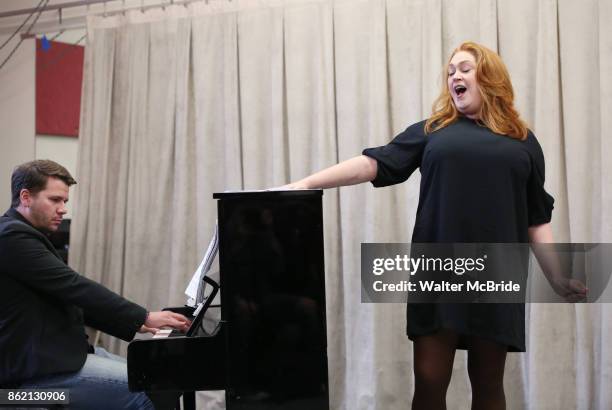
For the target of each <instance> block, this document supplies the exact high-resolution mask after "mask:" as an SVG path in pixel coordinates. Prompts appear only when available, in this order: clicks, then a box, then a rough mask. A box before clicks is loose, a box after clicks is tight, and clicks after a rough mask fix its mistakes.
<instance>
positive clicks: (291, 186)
mask: <svg viewBox="0 0 612 410" xmlns="http://www.w3.org/2000/svg"><path fill="white" fill-rule="evenodd" d="M274 189H275V190H276V189H278V190H282V189H285V190H289V189H309V188H308V186H307V185H306V184H305V183H304V182H302V181H297V182H292V183H290V184H287V185H283V186H280V187H278V188H274Z"/></svg>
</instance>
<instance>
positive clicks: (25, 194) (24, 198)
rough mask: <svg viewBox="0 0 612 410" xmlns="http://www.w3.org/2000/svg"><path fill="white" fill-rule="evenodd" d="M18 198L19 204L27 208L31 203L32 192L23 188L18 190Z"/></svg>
mask: <svg viewBox="0 0 612 410" xmlns="http://www.w3.org/2000/svg"><path fill="white" fill-rule="evenodd" d="M19 200H20V201H21V206H23V207H26V208H28V207H29V206H30V204H31V203H32V193H31V192H30V190H29V189H26V188H23V189H22V190H21V191H20V192H19Z"/></svg>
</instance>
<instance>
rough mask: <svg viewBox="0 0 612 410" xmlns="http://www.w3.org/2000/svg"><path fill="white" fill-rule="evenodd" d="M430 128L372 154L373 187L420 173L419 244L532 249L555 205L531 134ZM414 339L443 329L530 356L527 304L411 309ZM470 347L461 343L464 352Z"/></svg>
mask: <svg viewBox="0 0 612 410" xmlns="http://www.w3.org/2000/svg"><path fill="white" fill-rule="evenodd" d="M424 127H425V121H421V122H419V123H416V124H414V125H412V126H410V127H408V128H407V129H406V130H405V131H404V132H402V133H401V134H399V135H398V136H397V137H395V138H394V139H393V140H392V141H391V142H390V143H388V144H387V145H385V146H381V147H377V148H368V149H365V150H364V151H363V154H364V155H367V156H369V157H372V158H374V159H376V161H377V163H378V172H377V175H376V178H375V179H374V180H373V181H372V184H374V186H375V187H382V186H387V185H392V184H397V183H400V182H403V181H405V180H406V179H408V177H409V176H410V175H411V174H412V172H414V170H416V169H417V168H420V171H421V186H420V194H419V204H418V208H417V215H416V221H415V225H414V232H413V235H412V242H413V243H427V242H429V243H431V242H451V243H452V242H482V243H509V242H510V243H514V242H523V243H526V242H529V237H528V234H527V228H528V227H529V226H532V225H539V224H543V223H547V222H549V221H550V218H551V213H552V209H553V202H554V200H553V198H552V197H551V196H550V195H548V194H547V193H546V191H545V190H544V155H543V154H542V149H541V147H540V145H539V143H538V141H537V139H536V138H535V136H534V135H533V134H532V133H531V132H529V135H528V137H527V139H526V140H524V141H520V140H517V139H514V138H510V137H507V136H503V135H499V134H495V133H494V132H492V131H491V130H489V129H488V128H486V127H484V126H482V125H480V124H478V123H477V122H476V121H473V120H470V119H468V118H466V117H460V118H459V119H458V120H457V121H456V122H454V123H452V124H450V125H448V126H447V127H445V128H442V129H440V130H438V131H435V132H433V133H430V134H429V135H426V134H425V130H424ZM407 311H408V315H407V333H408V337H409V338H410V339H413V338H414V337H416V336H421V335H427V334H431V333H434V332H436V331H438V330H439V329H442V328H447V329H452V330H455V331H456V332H458V333H459V334H460V335H464V336H465V335H474V336H480V337H483V338H486V339H490V340H493V341H496V342H498V343H501V344H504V345H506V346H508V351H519V352H524V351H525V306H524V305H523V304H467V303H466V304H416V303H412V304H410V303H409V304H408V307H407ZM458 347H459V348H460V349H465V348H466V347H467V346H466V345H465V344H464V343H463V339H462V338H460V343H459V346H458Z"/></svg>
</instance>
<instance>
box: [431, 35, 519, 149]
mask: <svg viewBox="0 0 612 410" xmlns="http://www.w3.org/2000/svg"><path fill="white" fill-rule="evenodd" d="M459 51H467V52H469V53H471V54H472V55H473V56H474V59H476V81H477V82H478V86H479V87H478V89H479V92H480V96H481V98H482V106H481V107H480V113H479V116H478V121H479V122H480V123H481V124H482V125H484V126H486V127H487V128H489V129H490V130H491V131H493V132H495V133H497V134H502V135H507V136H509V137H512V138H516V139H520V140H524V139H525V138H527V124H525V122H524V121H523V120H522V119H521V118H520V116H519V113H518V112H517V111H516V109H515V108H514V90H513V89H512V83H511V82H510V75H509V74H508V70H507V69H506V66H505V64H504V62H503V61H502V60H501V58H500V57H499V55H497V53H495V52H494V51H492V50H490V49H488V48H487V47H484V46H482V45H480V44H476V43H473V42H471V41H468V42H465V43H463V44H461V45H460V46H459V47H457V48H456V49H455V51H453V53H452V54H451V56H450V58H449V60H448V63H447V64H446V67H445V70H444V78H446V75H447V70H448V65H449V64H450V60H451V59H452V58H453V56H454V55H455V53H457V52H459ZM432 111H433V113H432V115H431V117H430V118H429V119H428V120H427V122H426V123H425V132H426V133H427V134H429V133H432V132H434V131H437V130H439V129H441V128H444V127H446V126H447V125H449V124H451V123H453V122H455V121H456V120H457V118H458V117H459V115H460V113H459V112H458V111H457V108H456V107H455V104H454V103H453V98H452V97H451V94H450V92H449V90H448V85H447V83H446V81H444V82H443V85H442V92H441V93H440V95H439V96H438V98H437V99H436V101H435V102H434V104H433V107H432Z"/></svg>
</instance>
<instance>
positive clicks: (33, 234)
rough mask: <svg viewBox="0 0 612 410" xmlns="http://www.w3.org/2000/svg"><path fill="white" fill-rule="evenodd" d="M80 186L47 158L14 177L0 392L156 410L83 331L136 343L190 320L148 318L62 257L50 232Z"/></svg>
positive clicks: (1, 309)
mask: <svg viewBox="0 0 612 410" xmlns="http://www.w3.org/2000/svg"><path fill="white" fill-rule="evenodd" d="M75 183H76V181H75V180H74V179H73V178H72V176H71V175H70V173H69V172H68V171H67V170H66V169H65V168H64V167H63V166H61V165H59V164H57V163H55V162H53V161H48V160H36V161H31V162H28V163H25V164H22V165H20V166H18V167H17V168H16V169H15V170H14V172H13V175H12V177H11V191H12V202H11V208H10V209H9V210H8V211H7V212H6V213H5V214H4V215H3V216H2V217H0V387H2V388H7V387H10V388H35V389H36V388H48V389H69V392H70V396H69V397H70V398H69V400H70V408H85V409H96V408H101V409H102V408H103V409H149V408H150V409H152V408H154V407H153V404H152V402H151V400H150V399H149V397H148V396H147V395H145V394H143V393H131V392H129V391H128V385H127V367H126V364H125V361H124V360H123V359H122V358H120V357H119V356H115V355H112V354H110V353H108V352H107V351H106V350H104V349H102V348H99V347H96V348H94V347H92V346H91V345H89V344H88V342H87V336H86V335H85V329H84V326H85V325H88V326H91V327H94V328H96V329H99V330H101V331H103V332H106V333H108V334H110V335H113V336H115V337H118V338H120V339H123V340H126V341H129V340H131V339H132V338H133V337H134V335H135V333H136V332H140V333H145V332H150V333H154V332H156V331H157V330H158V329H159V328H161V327H165V326H169V327H172V328H177V329H180V330H186V329H187V328H188V327H189V320H188V319H187V318H185V317H184V316H183V315H180V314H177V313H173V312H148V311H147V310H146V309H145V308H143V307H142V306H139V305H137V304H135V303H132V302H130V301H128V300H126V299H124V298H123V297H121V296H119V295H117V294H116V293H113V292H112V291H110V290H108V289H107V288H105V287H104V286H102V285H100V284H98V283H96V282H94V281H91V280H89V279H87V278H85V277H83V276H81V275H80V274H78V273H77V272H75V271H73V270H72V269H71V268H70V267H69V266H68V265H66V264H65V263H64V262H63V261H62V260H61V259H60V257H59V255H58V253H57V252H56V251H55V249H54V247H53V245H52V244H51V242H50V241H49V239H48V238H47V236H46V234H47V233H49V232H53V231H56V230H57V229H58V227H59V225H60V223H61V221H62V217H63V216H64V215H65V214H66V202H68V188H69V186H70V185H73V184H75Z"/></svg>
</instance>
